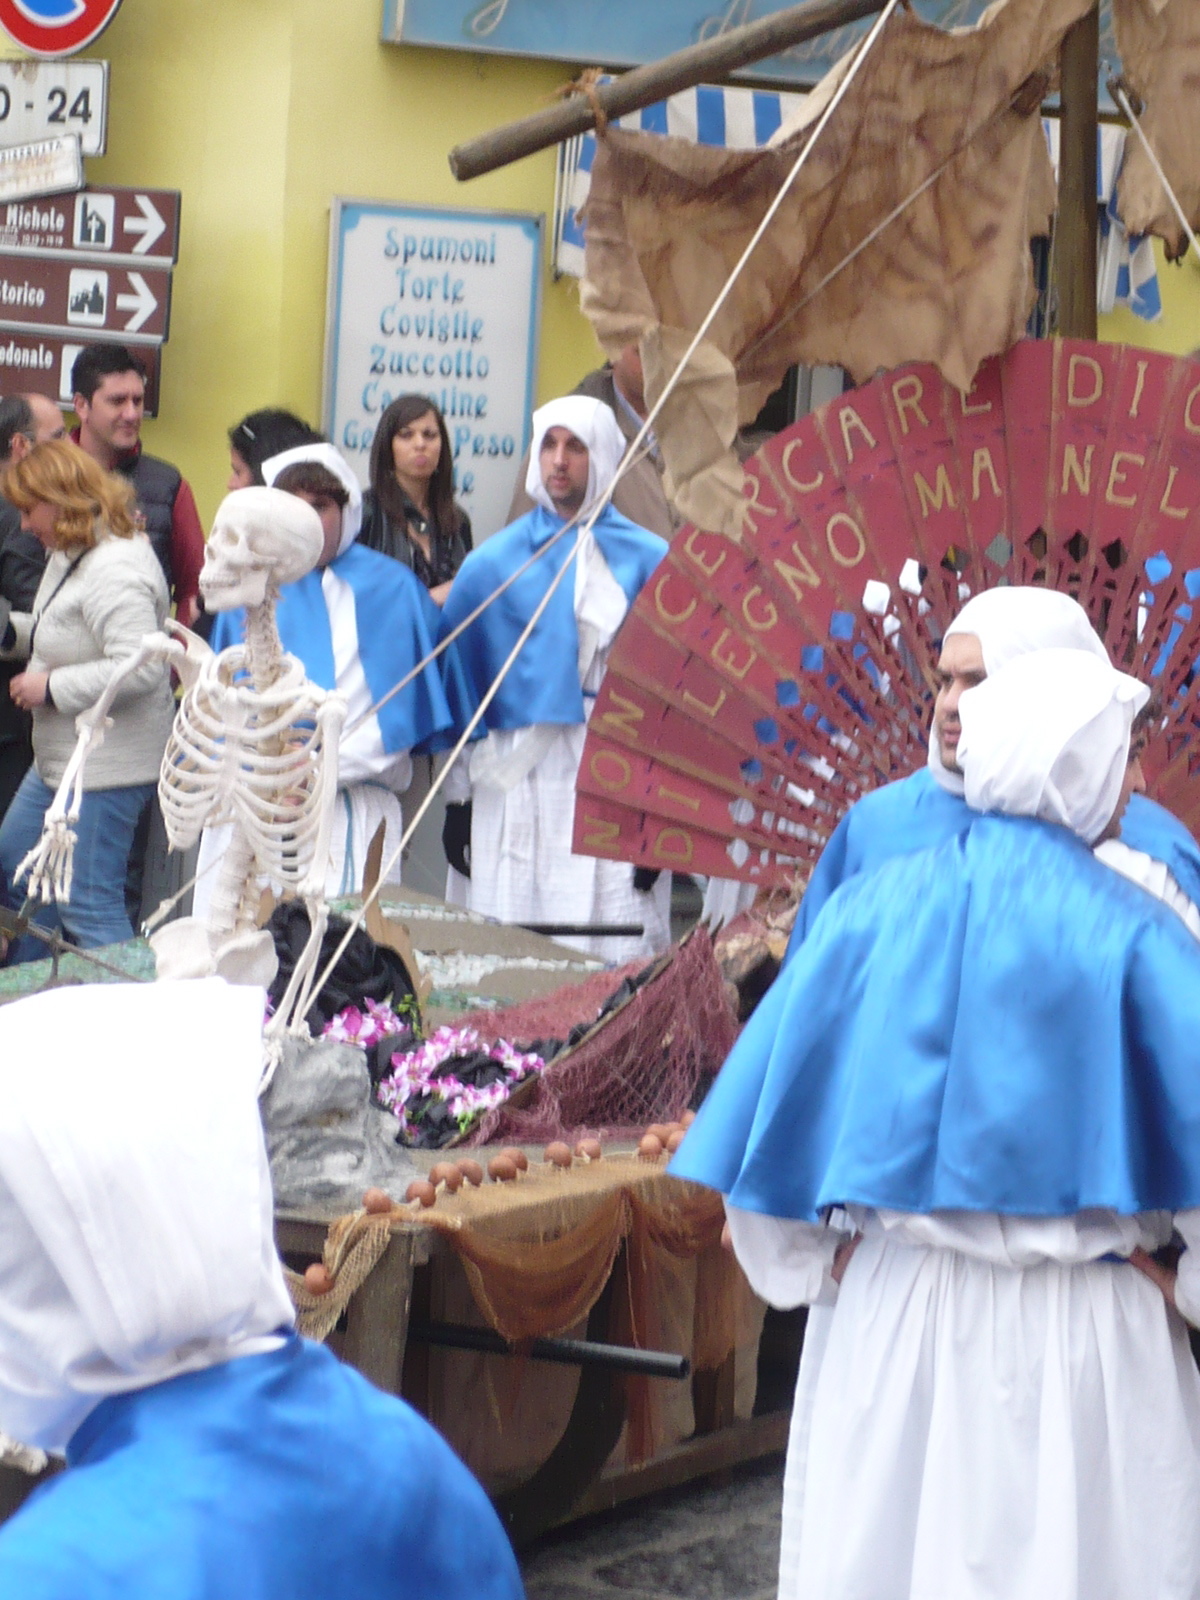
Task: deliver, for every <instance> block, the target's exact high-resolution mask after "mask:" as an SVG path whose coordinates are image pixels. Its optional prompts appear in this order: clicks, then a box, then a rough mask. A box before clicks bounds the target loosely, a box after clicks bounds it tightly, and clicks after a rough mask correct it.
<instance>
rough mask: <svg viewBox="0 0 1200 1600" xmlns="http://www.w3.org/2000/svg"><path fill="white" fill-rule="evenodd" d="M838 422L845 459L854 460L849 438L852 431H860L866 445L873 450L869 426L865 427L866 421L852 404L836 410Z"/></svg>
mask: <svg viewBox="0 0 1200 1600" xmlns="http://www.w3.org/2000/svg"><path fill="white" fill-rule="evenodd" d="M838 422H839V423H840V424H841V429H842V447H843V449H844V450H845V452H846V460H847V461H853V460H854V444H853V442H852V440H851V438H850V435H851V433H852V432H857V433H860V434H861V435H862V436H863V438H864V439H865V440H866V442H867V444H868V446H869V447H870V448H871V449H872V450H874V448H875V435H874V434H873V433H872V432H871V430H870V428H868V427H867V425H866V423H865V422H864V421H863V419H862V418H861V417H860V416H859V414H858V412H857V411H855V409H854V407H853V406H843V407H842V408H841V410H840V411H839V412H838Z"/></svg>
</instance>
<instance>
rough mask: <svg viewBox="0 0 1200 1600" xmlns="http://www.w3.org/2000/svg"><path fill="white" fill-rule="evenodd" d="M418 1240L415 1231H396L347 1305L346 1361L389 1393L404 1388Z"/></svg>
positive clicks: (344, 1338)
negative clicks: (405, 1357) (414, 1258)
mask: <svg viewBox="0 0 1200 1600" xmlns="http://www.w3.org/2000/svg"><path fill="white" fill-rule="evenodd" d="M414 1243H415V1241H414V1239H413V1235H412V1234H411V1233H409V1232H398V1233H393V1234H392V1236H391V1239H390V1240H389V1241H388V1247H387V1249H386V1250H385V1251H384V1253H383V1255H382V1257H381V1258H380V1260H379V1262H378V1264H377V1265H376V1267H375V1270H374V1272H372V1273H371V1275H370V1277H369V1278H368V1279H367V1281H366V1282H365V1283H364V1284H363V1286H362V1287H361V1288H360V1289H359V1291H358V1293H357V1294H354V1295H352V1296H351V1298H350V1304H349V1305H348V1306H347V1307H346V1332H345V1335H344V1336H343V1339H342V1350H341V1355H342V1360H343V1361H347V1362H349V1364H350V1365H351V1366H352V1367H357V1368H358V1370H359V1371H360V1372H361V1373H362V1375H363V1376H364V1377H365V1378H369V1379H370V1380H371V1382H372V1383H373V1384H374V1385H375V1386H376V1388H379V1389H383V1390H384V1391H385V1392H386V1393H388V1394H399V1393H400V1380H401V1374H402V1373H403V1370H404V1354H405V1347H406V1345H407V1343H408V1318H409V1312H410V1310H411V1306H412V1287H413V1255H414Z"/></svg>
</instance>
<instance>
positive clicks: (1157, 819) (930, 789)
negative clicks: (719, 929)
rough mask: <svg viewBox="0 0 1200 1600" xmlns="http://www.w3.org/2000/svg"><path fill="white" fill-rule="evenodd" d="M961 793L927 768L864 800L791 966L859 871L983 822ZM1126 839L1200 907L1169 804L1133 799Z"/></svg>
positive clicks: (828, 855) (831, 855)
mask: <svg viewBox="0 0 1200 1600" xmlns="http://www.w3.org/2000/svg"><path fill="white" fill-rule="evenodd" d="M979 815H980V814H979V812H977V811H972V810H971V809H970V807H969V806H968V805H967V802H966V801H965V800H964V799H962V797H961V796H959V795H953V794H947V793H946V791H945V790H944V789H942V788H940V787H939V786H938V784H937V783H936V782H935V781H934V778H933V776H932V774H931V773H930V771H929V768H928V767H922V768H920V770H919V771H917V772H914V773H911V774H910V775H909V776H908V777H907V778H901V779H899V780H898V781H897V782H896V783H888V784H885V785H884V786H883V788H881V789H875V790H874V791H873V792H872V793H871V794H868V795H864V796H863V798H862V799H861V800H860V801H859V802H858V803H857V805H853V806H851V808H850V810H849V811H847V813H846V815H845V816H844V817H843V818H842V820H841V821H840V822H839V823H838V825H837V827H836V828H835V829H834V831H833V833H832V834H831V835H830V838H829V843H828V844H827V845H826V846H825V849H824V850H823V851H822V852H821V857H820V860H819V861H818V862H817V864H816V866H815V867H814V868H813V872H812V877H811V878H810V879H809V881H808V887H807V888H806V889H805V891H804V898H803V899H802V900H801V902H800V909H799V911H798V912H797V914H796V921H795V925H794V926H793V928H792V934H791V938H790V939H789V940H788V947H787V955H786V956H785V957H784V960H785V962H787V961H790V960H791V958H792V956H793V955H794V954H795V952H796V950H797V948H798V947H799V946H800V945H801V944H802V943H803V942H804V940H805V939H806V938H807V937H808V934H809V932H810V931H811V929H812V927H813V924H814V923H815V921H816V919H817V916H818V913H819V912H820V910H821V908H822V906H824V905H825V903H826V901H827V900H828V899H829V897H830V896H831V895H832V894H833V893H834V891H835V890H836V889H838V888H840V886H841V885H842V884H843V883H845V882H847V880H848V879H850V878H853V877H855V876H856V875H857V874H858V873H860V872H873V871H874V870H875V868H876V867H879V866H882V865H883V863H884V862H885V861H890V860H891V859H892V857H893V856H898V855H907V854H908V852H909V851H912V850H922V849H924V848H925V847H926V846H927V845H931V844H940V843H941V842H942V841H943V840H945V839H953V838H956V837H957V836H958V835H959V834H961V833H965V832H966V831H967V829H968V828H970V827H971V825H972V823H974V822H977V821H978V820H979ZM1121 838H1122V839H1123V840H1124V842H1125V843H1126V844H1127V845H1129V847H1130V849H1132V850H1142V851H1144V852H1145V854H1146V855H1148V856H1153V857H1154V859H1155V860H1156V861H1161V862H1163V864H1164V865H1165V866H1166V867H1167V868H1168V869H1169V870H1170V872H1171V874H1172V875H1173V877H1174V878H1175V881H1176V883H1178V885H1179V887H1180V888H1181V889H1182V890H1183V892H1184V894H1186V895H1187V897H1188V899H1189V900H1194V901H1195V902H1196V904H1197V905H1200V845H1198V844H1197V843H1196V841H1195V839H1193V838H1192V836H1191V834H1190V833H1189V832H1188V830H1187V829H1186V828H1185V827H1184V825H1183V823H1182V822H1180V821H1179V820H1178V819H1177V818H1175V817H1173V816H1172V815H1171V813H1170V812H1169V811H1167V810H1165V809H1164V807H1162V806H1160V805H1157V804H1156V803H1155V802H1154V801H1153V800H1148V799H1147V798H1146V796H1145V795H1141V794H1135V795H1133V796H1131V798H1130V801H1129V807H1128V809H1127V811H1126V812H1125V817H1124V820H1123V822H1122V824H1121Z"/></svg>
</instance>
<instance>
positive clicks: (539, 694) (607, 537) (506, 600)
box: [442, 506, 667, 731]
mask: <svg viewBox="0 0 1200 1600" xmlns="http://www.w3.org/2000/svg"><path fill="white" fill-rule="evenodd" d="M562 526H563V523H562V519H561V518H560V517H555V516H551V514H550V513H549V512H548V511H546V510H545V509H544V508H543V507H541V506H535V507H534V509H533V510H532V511H530V512H528V513H527V514H526V515H525V516H523V517H520V518H519V519H518V520H517V521H516V522H514V523H512V524H510V526H509V527H507V528H503V529H501V531H500V532H499V533H496V534H493V535H492V537H491V538H490V539H485V540H484V542H483V543H482V544H481V545H479V546H478V548H477V549H475V550H473V551H472V552H471V554H470V555H469V556H468V557H467V559H466V560H465V561H464V562H463V564H462V566H461V567H460V568H459V570H458V574H457V576H456V577H455V579H454V587H453V588H452V589H451V590H450V593H449V595H447V597H446V604H445V606H444V607H443V609H442V637H444V636H445V634H446V633H448V632H449V631H450V630H451V629H452V628H455V627H457V626H458V624H459V623H460V622H462V621H463V620H464V619H465V618H466V617H469V616H470V614H471V613H472V611H474V610H475V608H476V607H477V606H478V605H479V604H480V603H481V602H482V601H484V600H486V599H487V597H488V596H489V595H490V594H492V593H494V592H495V590H496V589H497V588H498V587H499V585H500V584H501V583H502V582H503V581H504V579H505V578H507V577H508V576H509V574H510V573H511V572H513V571H514V570H515V569H516V568H518V567H520V566H521V565H522V564H523V563H524V562H526V561H527V560H528V559H529V557H530V556H531V555H532V554H533V552H534V551H535V550H537V549H539V548H540V547H541V546H542V545H544V544H545V542H546V540H547V539H549V538H550V536H551V535H552V534H555V533H557V532H558V530H559V529H560V528H561V527H562ZM593 532H594V533H595V536H596V543H597V544H598V545H599V546H600V549H601V551H602V552H603V555H604V559H605V560H606V561H607V562H608V565H609V568H610V570H611V572H612V575H613V577H614V578H615V579H616V580H617V582H618V583H619V584H620V586H621V588H622V589H623V590H624V591H625V597H626V599H627V600H628V601H629V603H630V604H631V605H632V604H633V602H634V600H635V599H636V598H637V595H638V591H639V590H640V589H641V588H642V585H643V584H644V583H645V582H646V580H647V578H649V576H650V574H651V573H652V572H653V571H654V569H655V567H656V566H657V565H658V563H659V562H660V561H661V560H662V558H663V557H664V556H665V555H666V553H667V543H666V540H665V539H660V538H659V537H658V535H657V534H654V533H650V532H648V531H647V529H645V528H640V527H639V526H638V525H637V523H636V522H630V520H629V518H628V517H623V516H622V515H621V513H620V512H619V511H614V510H613V508H612V507H611V506H609V507H608V508H607V509H606V510H605V511H604V513H603V514H602V515H601V516H600V517H599V518H598V520H597V522H596V525H595V528H594V529H593ZM574 542H575V533H574V530H572V531H571V532H570V533H567V534H564V535H563V537H562V538H561V539H560V540H559V541H558V543H557V544H556V545H554V546H553V547H552V548H551V549H550V550H548V551H547V552H546V554H545V555H544V556H543V557H542V558H541V560H540V561H538V562H536V563H535V564H534V565H533V566H532V567H530V569H529V571H528V572H526V573H523V574H522V576H521V577H519V578H518V579H517V580H516V581H515V583H513V584H512V585H511V586H510V587H509V588H508V589H506V590H505V591H504V593H503V594H502V595H501V596H500V598H499V599H498V600H494V601H493V602H492V604H491V605H490V606H488V608H487V610H486V611H484V612H483V614H482V615H481V616H480V617H479V618H477V620H476V621H475V622H473V623H472V624H471V626H470V627H469V628H468V629H467V630H466V632H465V633H463V634H462V635H461V637H460V638H459V641H458V645H459V656H460V659H461V661H462V664H463V668H464V671H465V673H466V676H467V680H468V683H469V685H470V691H471V695H472V697H473V702H474V705H478V704H479V702H480V700H481V699H482V698H483V696H484V694H486V692H487V690H488V689H489V688H490V687H491V685H492V683H493V681H494V680H495V677H496V674H497V673H498V672H499V671H500V668H501V667H502V666H503V665H504V662H505V661H506V660H507V659H508V655H509V652H510V651H511V649H512V647H513V645H514V644H516V642H517V639H518V638H519V636H520V634H521V631H522V629H523V628H524V627H525V626H526V624H527V623H528V621H529V619H530V617H531V616H532V615H533V613H534V611H535V610H536V608H537V605H538V602H539V601H540V600H541V599H542V597H543V595H544V594H545V593H546V590H547V589H548V588H549V587H550V584H551V582H552V580H553V579H554V577H555V576H556V575H557V574H558V573H559V572H560V571H561V570H562V567H563V563H564V562H565V561H566V559H567V557H568V556H569V555H570V553H571V550H572V548H573V547H574ZM573 576H574V575H573V573H569V574H568V575H567V576H566V577H565V578H564V579H563V581H562V582H561V583H560V584H559V586H558V588H557V589H556V590H555V593H554V597H553V599H552V600H551V602H550V604H549V605H548V606H547V607H546V610H545V611H544V612H543V613H542V616H541V617H540V619H539V621H538V624H537V627H536V628H535V629H534V630H533V632H532V633H531V634H530V636H529V639H528V640H527V642H526V644H525V647H524V649H523V650H522V651H521V653H520V655H519V656H518V657H517V659H516V661H514V662H513V665H512V667H511V668H510V669H509V672H508V675H507V676H506V678H505V679H504V682H503V683H502V684H501V686H500V689H499V691H498V693H497V695H496V697H495V699H494V700H493V701H492V702H491V704H490V705H489V706H488V708H487V711H486V712H485V713H484V722H485V723H486V725H487V728H488V729H489V731H490V730H493V729H498V728H527V727H530V726H531V725H532V724H534V723H537V722H557V723H576V722H583V721H584V720H585V718H584V708H583V694H582V691H581V689H580V686H579V671H578V657H579V631H578V628H577V626H576V622H575V586H574V582H573Z"/></svg>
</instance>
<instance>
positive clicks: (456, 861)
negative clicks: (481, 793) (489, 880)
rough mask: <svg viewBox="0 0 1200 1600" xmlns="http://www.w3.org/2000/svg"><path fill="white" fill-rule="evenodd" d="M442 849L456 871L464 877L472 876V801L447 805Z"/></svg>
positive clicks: (443, 824)
mask: <svg viewBox="0 0 1200 1600" xmlns="http://www.w3.org/2000/svg"><path fill="white" fill-rule="evenodd" d="M442 849H443V850H444V851H445V853H446V860H447V861H448V862H449V863H450V865H451V866H452V867H453V868H454V870H455V872H461V873H462V875H463V877H464V878H469V877H470V876H471V802H470V801H469V800H464V801H462V802H461V804H459V805H448V806H447V807H446V820H445V821H444V822H443V823H442Z"/></svg>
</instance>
